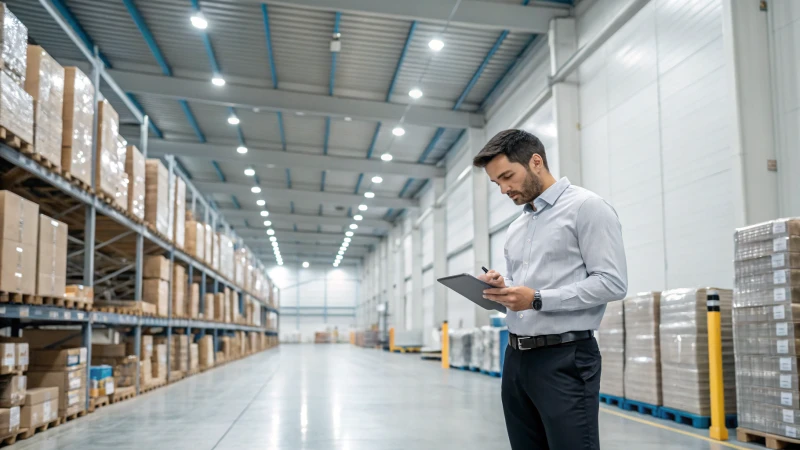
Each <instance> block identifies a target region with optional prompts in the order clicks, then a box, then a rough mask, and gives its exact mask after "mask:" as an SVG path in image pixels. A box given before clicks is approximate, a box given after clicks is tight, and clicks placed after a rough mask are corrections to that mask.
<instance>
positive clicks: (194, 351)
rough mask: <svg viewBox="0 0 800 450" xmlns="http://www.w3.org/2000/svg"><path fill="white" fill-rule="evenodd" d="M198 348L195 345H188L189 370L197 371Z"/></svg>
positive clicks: (198, 362)
mask: <svg viewBox="0 0 800 450" xmlns="http://www.w3.org/2000/svg"><path fill="white" fill-rule="evenodd" d="M199 359H200V347H199V346H198V345H197V344H194V343H193V344H189V370H190V371H193V370H197V369H198V368H199V367H200V361H199Z"/></svg>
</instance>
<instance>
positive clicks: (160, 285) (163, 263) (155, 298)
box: [142, 256, 170, 317]
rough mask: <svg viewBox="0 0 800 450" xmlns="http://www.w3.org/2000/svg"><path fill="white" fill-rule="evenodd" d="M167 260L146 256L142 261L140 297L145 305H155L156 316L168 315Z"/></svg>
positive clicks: (160, 257)
mask: <svg viewBox="0 0 800 450" xmlns="http://www.w3.org/2000/svg"><path fill="white" fill-rule="evenodd" d="M169 272H170V270H169V260H168V259H167V258H165V257H163V256H148V257H146V258H145V260H144V274H143V276H144V280H143V282H142V296H143V297H144V298H143V299H142V300H144V301H145V302H147V303H151V304H153V305H156V307H157V308H158V315H159V316H162V317H167V316H168V315H169V275H170V273H169Z"/></svg>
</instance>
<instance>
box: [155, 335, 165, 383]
mask: <svg viewBox="0 0 800 450" xmlns="http://www.w3.org/2000/svg"><path fill="white" fill-rule="evenodd" d="M154 342H155V343H154V345H153V359H152V365H153V379H154V381H160V382H163V381H166V379H167V344H166V340H165V339H157V340H155V341H154Z"/></svg>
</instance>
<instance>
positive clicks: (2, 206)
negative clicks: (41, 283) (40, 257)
mask: <svg viewBox="0 0 800 450" xmlns="http://www.w3.org/2000/svg"><path fill="white" fill-rule="evenodd" d="M38 233H39V205H37V204H36V203H33V202H29V201H28V200H25V199H23V198H22V197H20V196H18V195H17V194H14V193H12V192H10V191H0V291H6V292H18V293H22V294H34V293H35V292H36V246H37V240H38Z"/></svg>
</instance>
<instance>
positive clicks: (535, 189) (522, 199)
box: [507, 169, 543, 205]
mask: <svg viewBox="0 0 800 450" xmlns="http://www.w3.org/2000/svg"><path fill="white" fill-rule="evenodd" d="M527 172H528V174H527V175H526V176H525V181H523V182H522V190H520V191H510V192H508V194H507V195H508V196H509V197H512V200H513V201H514V203H515V204H517V205H524V204H525V203H531V202H533V201H534V200H536V198H537V197H539V196H540V195H541V194H542V190H543V189H542V180H541V179H540V178H539V177H538V176H536V174H534V173H533V172H532V171H531V170H530V169H527ZM515 195H517V198H516V199H513V197H514V196H515Z"/></svg>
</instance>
